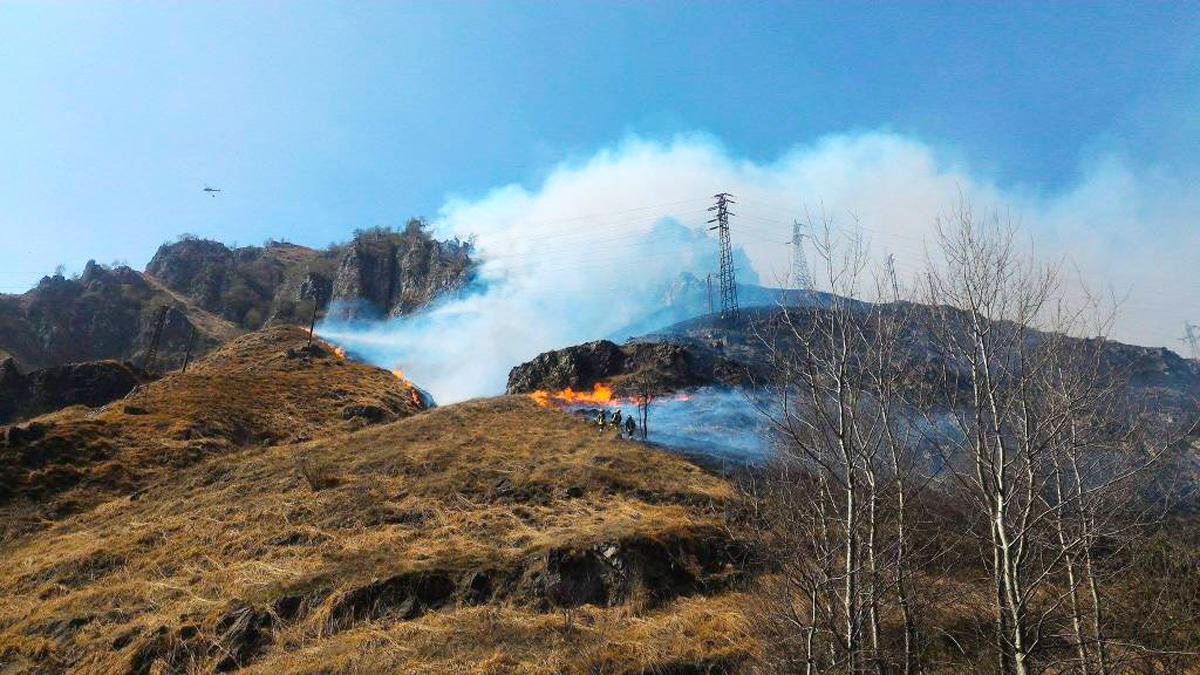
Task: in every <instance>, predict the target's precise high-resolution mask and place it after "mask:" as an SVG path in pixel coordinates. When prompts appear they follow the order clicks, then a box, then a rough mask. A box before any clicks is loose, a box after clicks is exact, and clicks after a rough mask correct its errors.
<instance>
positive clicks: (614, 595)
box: [0, 354, 750, 673]
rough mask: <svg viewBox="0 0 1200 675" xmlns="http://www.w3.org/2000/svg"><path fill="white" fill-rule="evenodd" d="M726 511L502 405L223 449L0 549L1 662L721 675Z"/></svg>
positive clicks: (580, 436)
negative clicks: (710, 674) (131, 494)
mask: <svg viewBox="0 0 1200 675" xmlns="http://www.w3.org/2000/svg"><path fill="white" fill-rule="evenodd" d="M217 356H219V354H218V355H214V358H216V357H217ZM733 495H734V492H733V490H732V488H731V486H730V485H729V484H728V483H726V482H725V481H723V480H722V479H719V478H717V477H714V476H712V475H710V474H708V473H705V472H704V471H702V470H701V469H699V468H697V467H696V466H694V465H692V464H690V463H688V462H686V461H684V460H682V459H680V458H678V457H675V456H672V455H669V454H666V453H662V452H658V451H655V450H652V449H649V448H647V447H645V446H641V445H638V444H635V443H631V442H627V441H623V440H619V439H616V438H613V437H611V436H608V435H603V434H601V432H599V431H598V430H597V429H595V427H594V426H592V425H590V424H587V423H586V422H584V421H582V420H578V419H575V418H572V417H569V416H567V415H564V414H562V413H560V412H557V411H551V410H544V409H541V408H538V407H537V406H536V405H534V404H533V403H532V402H531V401H529V400H527V399H525V398H524V397H505V398H499V399H490V400H480V401H473V402H468V403H464V404H460V405H456V406H452V407H447V408H439V409H433V410H430V411H427V412H422V413H420V414H418V415H416V416H413V417H410V418H407V419H403V420H400V421H397V422H394V423H390V424H386V425H382V426H377V427H372V428H369V429H365V430H361V431H357V432H352V433H341V432H334V433H326V434H324V435H316V436H314V438H313V439H312V440H309V441H307V442H304V443H299V444H293V445H281V446H277V447H271V448H266V449H245V450H242V451H240V452H236V453H233V454H227V455H224V456H219V457H214V458H212V459H210V460H208V461H205V462H202V463H199V464H197V465H195V466H191V467H188V468H185V469H182V470H179V471H173V472H170V473H169V474H164V476H163V479H162V480H161V481H159V482H157V483H155V484H154V485H152V486H150V487H148V488H147V489H145V491H144V492H142V493H141V494H140V495H139V496H138V498H137V499H130V498H116V499H112V500H110V501H108V502H107V503H105V504H103V505H101V506H99V507H98V508H96V509H94V510H92V511H90V512H88V513H83V514H80V515H77V516H74V517H71V518H68V519H66V520H64V521H62V522H59V523H56V524H54V525H53V526H51V527H49V528H47V529H45V530H43V531H40V532H37V533H35V534H32V535H29V536H26V537H23V538H17V539H15V540H13V541H10V542H9V543H7V544H6V545H4V546H3V548H2V549H0V595H3V596H5V597H6V598H8V601H7V602H6V603H4V605H3V607H2V608H0V661H7V662H9V663H10V664H11V665H12V666H13V667H14V668H15V669H16V670H18V671H21V670H29V669H33V668H34V667H35V666H34V664H39V665H38V666H37V667H39V668H47V669H49V670H71V669H85V670H90V671H98V672H158V671H159V670H160V669H163V668H165V669H166V670H168V671H193V670H196V671H209V670H212V669H233V668H236V667H250V668H251V669H252V671H254V672H329V671H331V670H333V671H346V670H352V671H359V672H389V671H390V672H545V673H555V672H564V671H567V672H613V671H628V670H635V671H636V670H640V669H645V668H648V669H659V670H662V671H663V672H683V671H685V669H686V668H693V667H698V668H713V667H721V666H726V665H733V664H736V663H739V662H741V661H742V660H744V659H745V658H746V656H747V654H748V652H749V649H750V647H749V641H748V640H747V638H746V637H745V630H744V626H743V619H742V616H741V614H740V611H739V609H738V607H739V605H740V604H741V603H740V597H741V596H740V593H739V592H738V591H737V590H736V589H737V588H738V587H739V582H740V580H741V578H740V575H741V572H740V571H739V570H740V569H741V565H740V564H739V563H740V561H741V559H742V558H743V556H744V550H743V547H742V544H740V543H739V542H738V541H737V540H736V539H735V538H733V537H731V535H730V534H729V533H728V532H727V531H726V530H725V528H724V527H723V526H722V514H723V510H724V509H725V508H726V506H727V505H728V503H729V502H730V500H732V499H733ZM596 669H599V670H596ZM686 672H695V671H692V670H686ZM700 672H703V671H700Z"/></svg>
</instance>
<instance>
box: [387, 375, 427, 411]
mask: <svg viewBox="0 0 1200 675" xmlns="http://www.w3.org/2000/svg"><path fill="white" fill-rule="evenodd" d="M391 373H392V376H393V377H395V378H396V379H397V380H400V383H401V384H402V385H404V388H405V389H407V390H408V400H410V401H412V403H413V405H415V406H417V407H418V408H424V407H425V402H424V401H423V400H422V399H421V394H420V393H418V392H417V388H416V386H414V385H413V383H412V382H409V381H408V378H407V377H405V376H404V371H403V370H401V369H400V368H399V367H396V368H393V369H392V370H391Z"/></svg>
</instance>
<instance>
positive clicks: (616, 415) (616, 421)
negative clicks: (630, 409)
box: [612, 408, 621, 434]
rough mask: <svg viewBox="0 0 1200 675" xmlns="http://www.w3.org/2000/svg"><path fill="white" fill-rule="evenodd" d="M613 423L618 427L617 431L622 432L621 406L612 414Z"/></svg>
mask: <svg viewBox="0 0 1200 675" xmlns="http://www.w3.org/2000/svg"><path fill="white" fill-rule="evenodd" d="M612 423H613V426H614V427H616V428H617V433H618V434H619V433H621V410H620V409H619V408H618V409H617V411H616V412H614V413H613V415H612Z"/></svg>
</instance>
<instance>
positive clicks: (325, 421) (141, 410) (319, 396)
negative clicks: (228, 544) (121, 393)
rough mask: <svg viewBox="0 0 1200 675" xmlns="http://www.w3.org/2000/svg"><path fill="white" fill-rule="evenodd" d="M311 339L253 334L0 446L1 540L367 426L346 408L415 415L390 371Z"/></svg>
mask: <svg viewBox="0 0 1200 675" xmlns="http://www.w3.org/2000/svg"><path fill="white" fill-rule="evenodd" d="M306 342H307V333H306V332H305V331H304V330H302V329H299V328H295V327H280V328H274V329H271V330H267V331H261V332H258V333H251V334H248V335H245V336H243V337H240V338H238V339H236V340H234V341H233V342H231V343H229V344H227V345H225V346H223V347H221V348H220V349H219V350H217V351H216V352H213V353H212V354H210V355H209V356H207V357H205V358H204V359H201V360H200V361H198V362H196V363H195V364H194V365H193V366H192V367H190V368H188V371H187V373H179V372H175V373H171V374H169V375H167V376H165V377H163V378H162V379H161V380H158V381H156V382H153V383H151V384H149V385H146V386H144V387H139V388H138V389H135V390H134V391H133V392H132V393H130V395H129V396H127V397H126V398H125V399H123V400H119V401H115V402H113V403H111V404H109V405H107V406H105V407H103V408H100V409H97V410H91V409H88V408H82V407H76V408H68V409H66V410H62V411H59V412H57V413H52V414H50V415H46V416H43V417H41V418H38V419H36V420H33V421H32V422H31V423H27V424H22V425H19V426H20V427H21V428H29V427H33V428H34V429H36V430H37V433H38V434H40V437H36V438H30V439H27V440H23V441H21V442H18V443H12V442H10V443H9V447H7V448H6V447H2V446H0V535H5V533H13V532H20V531H23V530H25V529H27V528H30V527H37V526H38V524H39V523H40V522H42V521H43V520H46V519H55V518H58V517H61V516H62V515H65V514H70V513H77V512H79V511H81V510H86V509H87V508H90V507H91V506H93V505H95V504H99V503H102V502H103V501H104V500H105V499H108V498H110V497H113V496H116V495H121V494H128V493H131V492H135V491H136V490H138V489H140V488H141V487H143V486H145V485H148V484H150V483H152V482H153V481H155V480H157V479H158V478H159V477H161V476H163V475H165V474H167V473H170V472H174V471H177V470H178V469H180V468H182V467H186V466H190V465H192V464H195V463H196V462H199V461H201V460H203V459H204V458H207V457H211V456H213V455H219V454H225V453H229V452H234V451H237V450H239V449H241V448H246V447H263V446H268V445H274V444H281V443H294V442H297V441H303V440H307V439H309V438H312V437H314V436H316V435H319V434H323V433H329V432H331V431H349V430H353V429H355V428H359V427H361V426H363V424H364V421H363V420H362V418H360V417H355V418H351V419H345V416H344V413H343V411H344V410H345V408H346V407H347V406H370V407H373V408H377V409H379V410H381V411H382V412H384V413H385V414H384V419H394V418H396V417H401V416H406V415H411V414H413V413H415V412H417V411H418V410H419V407H418V406H416V405H415V404H414V403H413V402H412V400H411V399H410V397H409V387H408V385H406V384H405V383H403V382H402V381H400V380H397V379H396V378H395V377H394V376H393V375H392V374H391V373H389V372H387V371H385V370H382V369H379V368H375V367H372V366H367V365H363V364H359V363H353V362H349V361H346V360H344V359H341V358H339V357H337V356H336V355H335V354H334V352H333V350H332V348H331V347H329V346H328V345H323V344H320V343H319V342H318V344H316V345H314V349H313V350H312V351H311V352H304V351H303V347H304V346H305V344H306ZM289 350H290V351H291V354H290V355H289ZM0 431H2V430H0ZM25 435H26V436H28V435H29V434H25ZM10 436H11V434H10ZM0 438H2V434H0Z"/></svg>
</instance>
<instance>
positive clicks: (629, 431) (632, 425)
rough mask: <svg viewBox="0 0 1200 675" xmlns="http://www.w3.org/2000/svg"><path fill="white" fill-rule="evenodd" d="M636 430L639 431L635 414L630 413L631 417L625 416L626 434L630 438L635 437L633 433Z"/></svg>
mask: <svg viewBox="0 0 1200 675" xmlns="http://www.w3.org/2000/svg"><path fill="white" fill-rule="evenodd" d="M636 432H637V422H634V421H633V415H630V416H629V417H626V418H625V435H626V436H628V437H630V438H633V435H634V434H635V433H636Z"/></svg>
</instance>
